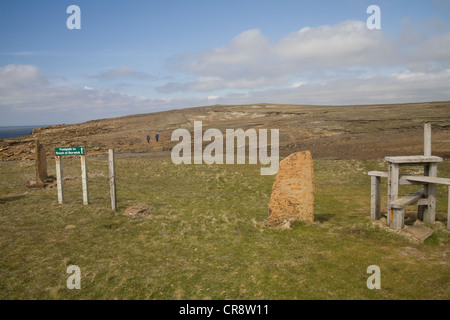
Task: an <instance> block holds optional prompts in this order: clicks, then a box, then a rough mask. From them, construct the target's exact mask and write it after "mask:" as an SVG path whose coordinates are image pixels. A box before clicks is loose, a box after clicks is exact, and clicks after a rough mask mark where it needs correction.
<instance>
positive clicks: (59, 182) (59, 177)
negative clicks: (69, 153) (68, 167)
mask: <svg viewBox="0 0 450 320" xmlns="http://www.w3.org/2000/svg"><path fill="white" fill-rule="evenodd" d="M55 161H56V186H57V189H58V203H63V202H64V180H63V167H62V158H61V157H60V156H55Z"/></svg>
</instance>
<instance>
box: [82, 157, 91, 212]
mask: <svg viewBox="0 0 450 320" xmlns="http://www.w3.org/2000/svg"><path fill="white" fill-rule="evenodd" d="M81 181H82V183H83V204H89V187H88V173H87V156H86V153H85V154H83V155H81Z"/></svg>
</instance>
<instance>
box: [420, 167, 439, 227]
mask: <svg viewBox="0 0 450 320" xmlns="http://www.w3.org/2000/svg"><path fill="white" fill-rule="evenodd" d="M428 176H429V177H436V176H437V163H430V166H429V172H428ZM425 190H426V195H427V198H428V207H427V209H426V210H425V212H424V216H423V222H425V223H429V224H433V223H434V222H435V219H436V183H428V184H427V185H425Z"/></svg>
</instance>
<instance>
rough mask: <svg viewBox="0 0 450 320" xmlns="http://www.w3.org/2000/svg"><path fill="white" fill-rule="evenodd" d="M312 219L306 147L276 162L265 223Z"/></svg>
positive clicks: (311, 179) (311, 178) (311, 180)
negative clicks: (278, 163) (276, 169)
mask: <svg viewBox="0 0 450 320" xmlns="http://www.w3.org/2000/svg"><path fill="white" fill-rule="evenodd" d="M294 220H300V221H310V222H312V221H314V171H313V162H312V156H311V152H310V151H302V152H296V153H293V154H291V155H290V156H288V157H287V158H285V159H284V160H283V161H281V162H280V168H279V170H278V173H277V176H276V178H275V182H274V184H273V187H272V195H271V197H270V202H269V218H268V223H269V226H277V225H280V224H282V223H283V222H285V221H289V222H290V221H294Z"/></svg>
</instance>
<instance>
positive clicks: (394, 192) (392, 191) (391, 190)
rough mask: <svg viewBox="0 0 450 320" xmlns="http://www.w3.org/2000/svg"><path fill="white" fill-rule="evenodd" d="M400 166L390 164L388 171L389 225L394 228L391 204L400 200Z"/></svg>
mask: <svg viewBox="0 0 450 320" xmlns="http://www.w3.org/2000/svg"><path fill="white" fill-rule="evenodd" d="M398 179H399V165H398V164H396V163H390V164H389V169H388V197H387V225H388V226H390V227H392V226H393V219H394V210H393V209H391V202H392V201H395V200H397V198H398Z"/></svg>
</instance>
